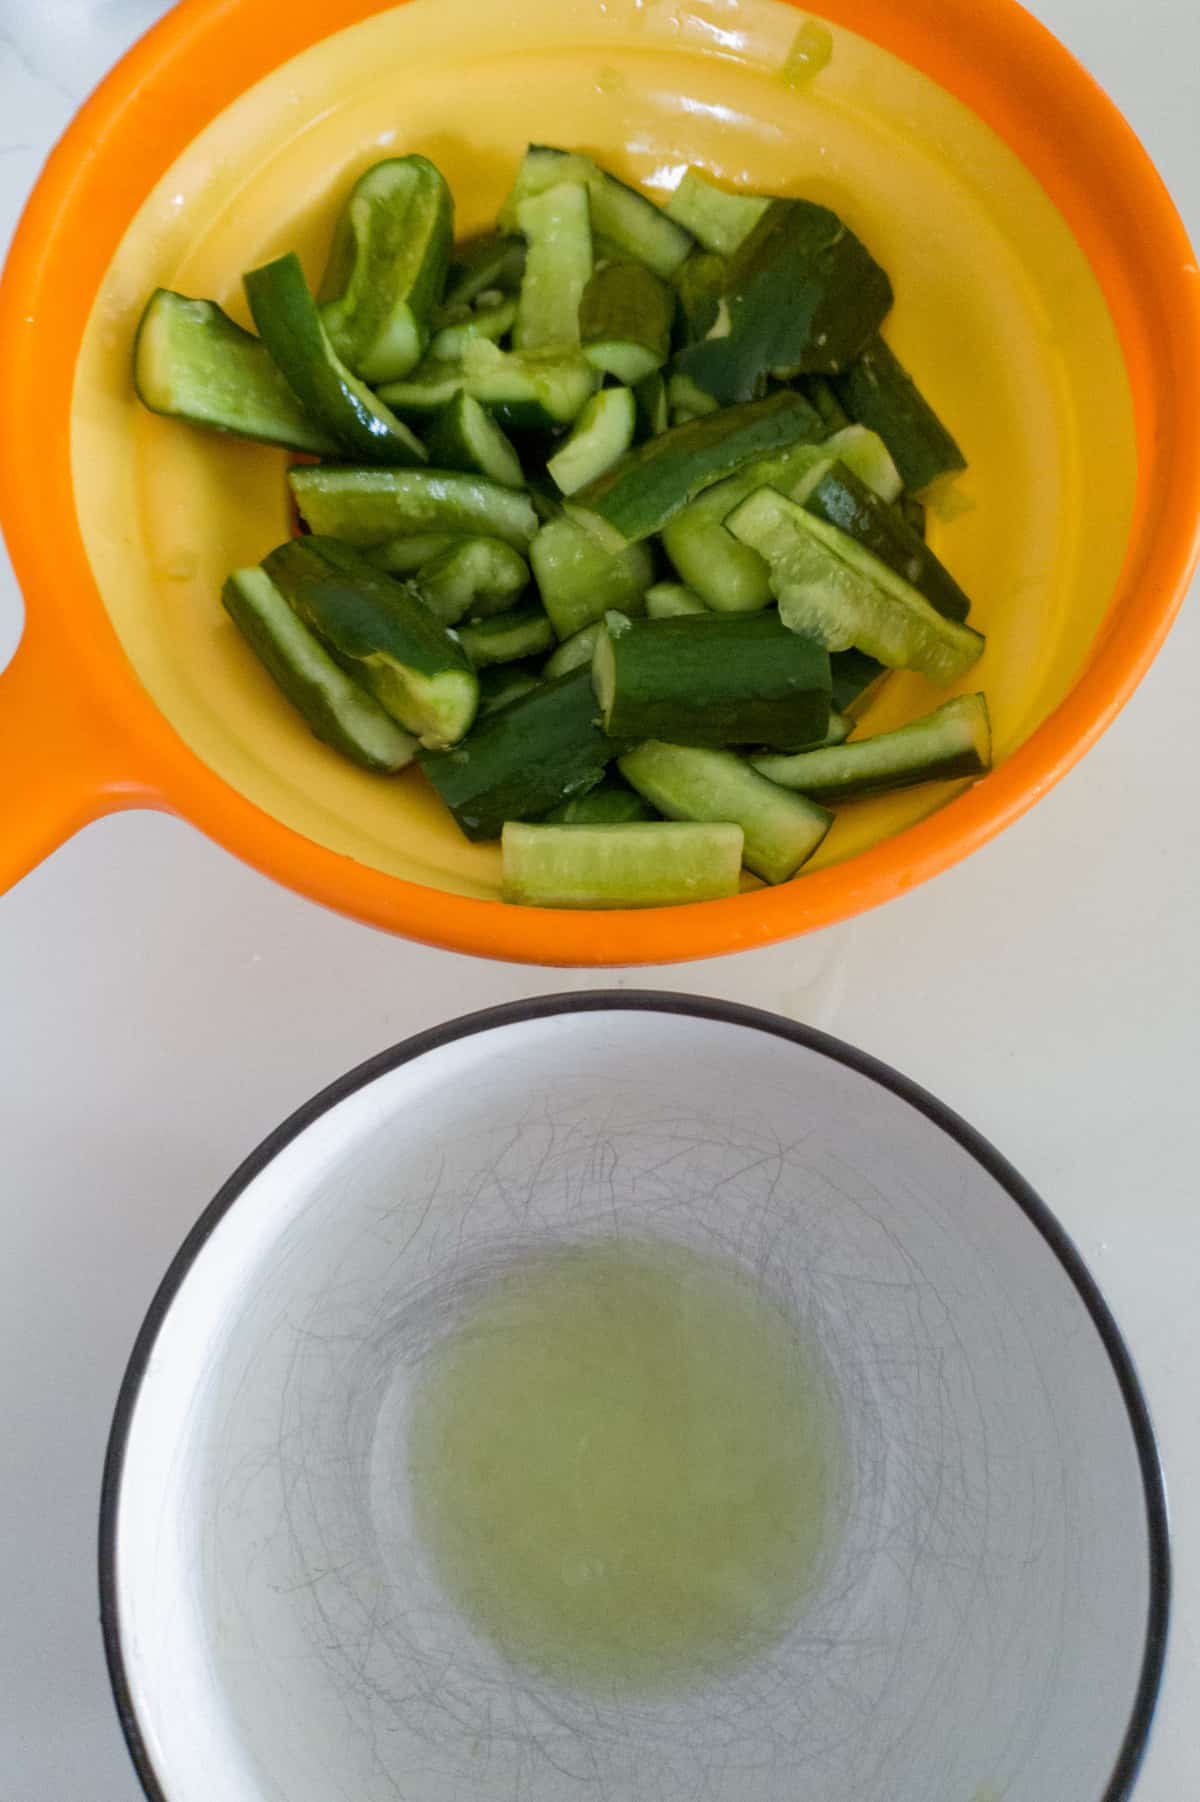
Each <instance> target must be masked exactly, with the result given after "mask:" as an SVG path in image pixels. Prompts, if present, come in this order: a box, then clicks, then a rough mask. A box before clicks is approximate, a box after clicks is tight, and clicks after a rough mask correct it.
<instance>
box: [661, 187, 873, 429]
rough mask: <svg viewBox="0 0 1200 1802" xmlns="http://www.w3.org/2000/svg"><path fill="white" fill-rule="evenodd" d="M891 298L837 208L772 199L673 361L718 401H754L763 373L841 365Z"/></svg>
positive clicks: (786, 374) (863, 340)
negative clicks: (707, 315) (703, 330)
mask: <svg viewBox="0 0 1200 1802" xmlns="http://www.w3.org/2000/svg"><path fill="white" fill-rule="evenodd" d="M891 304H892V284H891V282H890V281H889V280H888V278H887V274H886V272H885V271H884V270H883V269H882V268H881V267H880V266H879V264H878V263H877V262H876V261H875V259H874V257H872V256H871V254H870V252H869V251H868V250H867V248H866V246H865V245H864V244H863V243H862V242H861V241H860V240H859V239H858V238H856V237H855V235H854V233H853V232H852V231H850V230H849V228H848V227H847V226H846V225H844V224H843V223H842V221H841V220H840V219H839V218H838V216H837V214H836V213H831V212H830V211H829V209H828V207H823V206H816V205H815V204H814V203H813V202H812V201H808V200H776V201H773V202H772V204H771V205H770V207H769V208H768V209H767V211H766V212H765V213H764V214H763V216H762V218H761V219H760V220H759V222H758V224H757V225H756V226H755V227H754V229H753V231H752V232H751V233H750V235H749V237H747V238H746V239H745V240H744V242H743V243H742V244H741V245H740V247H739V248H738V250H737V251H735V253H734V254H733V256H732V257H731V258H730V259H729V268H728V271H727V274H726V278H725V284H724V288H723V290H722V295H721V310H719V311H718V315H717V317H716V319H715V321H714V323H713V325H712V326H711V327H710V328H709V332H708V335H707V336H706V337H705V339H704V341H703V342H702V343H699V344H693V345H690V346H689V347H688V348H687V349H686V350H683V351H681V352H680V353H679V356H678V358H677V359H676V362H677V366H678V367H679V368H680V369H681V370H682V371H683V372H684V373H685V374H687V375H690V376H691V377H692V378H693V379H694V380H695V381H696V382H698V383H699V385H700V387H701V388H703V389H705V390H706V391H707V392H708V393H709V394H712V395H714V396H715V397H716V399H717V400H719V401H721V402H722V403H723V404H724V405H729V404H731V403H733V402H735V401H747V400H752V399H753V398H754V396H755V395H756V394H759V393H761V391H762V384H763V383H764V382H765V381H766V379H767V377H768V375H779V376H783V377H786V378H790V377H791V376H795V375H810V374H828V373H830V372H831V371H834V370H837V369H844V368H845V367H846V366H847V365H848V364H849V363H851V362H852V361H853V359H854V358H855V357H857V356H858V355H859V353H860V352H861V351H862V349H863V347H864V346H865V345H866V344H867V343H868V342H869V341H870V340H871V338H872V337H873V336H874V334H875V333H876V332H878V330H879V327H880V325H881V324H882V322H883V320H884V319H885V318H886V316H887V313H888V311H889V309H890V307H891ZM844 404H845V402H844V401H843V405H844Z"/></svg>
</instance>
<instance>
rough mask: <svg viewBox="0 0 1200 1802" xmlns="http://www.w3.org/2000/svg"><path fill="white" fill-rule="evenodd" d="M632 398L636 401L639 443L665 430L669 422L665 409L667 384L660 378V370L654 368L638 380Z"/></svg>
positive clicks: (655, 436)
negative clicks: (651, 373)
mask: <svg viewBox="0 0 1200 1802" xmlns="http://www.w3.org/2000/svg"><path fill="white" fill-rule="evenodd" d="M633 398H634V400H635V401H636V402H637V440H636V441H637V442H638V443H639V444H640V443H642V442H643V441H644V440H645V439H647V438H657V437H658V434H659V433H660V432H665V431H666V429H667V427H668V425H669V424H670V415H669V413H668V410H667V384H666V382H664V380H663V378H662V371H661V370H655V372H654V374H653V375H647V376H644V377H643V378H642V380H641V381H640V382H638V383H637V384H636V385H635V387H634V390H633Z"/></svg>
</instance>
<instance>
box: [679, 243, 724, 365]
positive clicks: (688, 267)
mask: <svg viewBox="0 0 1200 1802" xmlns="http://www.w3.org/2000/svg"><path fill="white" fill-rule="evenodd" d="M728 277H729V262H728V259H727V258H725V257H719V256H714V255H713V253H712V252H711V251H708V250H700V251H696V252H694V253H693V254H692V255H691V256H690V257H689V258H688V260H687V262H686V263H685V264H684V265H683V268H682V269H681V270H680V271H679V273H678V275H676V277H675V293H676V295H677V297H678V300H679V320H680V332H679V341H680V346H681V348H682V347H686V346H687V345H689V344H701V343H703V341H704V339H705V338H707V337H708V334H709V332H710V331H712V329H713V327H714V326H715V325H716V323H717V316H718V314H719V313H720V310H721V297H722V295H723V294H724V292H725V283H726V281H727V279H728Z"/></svg>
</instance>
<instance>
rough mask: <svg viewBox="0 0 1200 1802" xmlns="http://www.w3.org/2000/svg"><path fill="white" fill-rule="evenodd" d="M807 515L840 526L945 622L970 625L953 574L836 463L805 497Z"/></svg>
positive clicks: (967, 606) (895, 515) (890, 510)
mask: <svg viewBox="0 0 1200 1802" xmlns="http://www.w3.org/2000/svg"><path fill="white" fill-rule="evenodd" d="M804 508H805V511H806V512H808V513H811V514H813V515H814V517H815V518H817V519H823V520H824V521H825V522H826V524H827V525H831V526H836V527H837V529H838V531H839V532H845V533H846V534H847V536H848V537H850V538H853V539H854V541H855V543H856V544H861V545H862V547H863V549H864V550H868V551H870V552H871V554H872V556H875V557H878V558H879V560H880V562H881V563H886V564H887V566H888V568H889V569H892V570H895V572H896V574H897V575H898V576H903V578H904V580H905V581H906V582H911V584H912V586H913V587H914V588H915V589H917V590H918V591H919V593H921V594H923V595H924V596H925V599H926V600H927V601H928V602H929V604H930V606H932V607H936V608H937V610H938V612H939V613H941V614H944V615H945V617H946V618H947V619H957V620H963V619H966V617H967V614H968V613H969V611H970V607H971V603H970V601H969V600H968V599H967V596H966V595H965V594H964V593H963V591H962V589H961V588H960V587H959V585H958V583H957V582H956V581H955V580H954V577H953V576H952V575H951V574H950V571H949V570H948V569H947V568H946V566H945V565H944V564H943V563H939V561H938V559H937V558H936V557H935V556H934V554H933V552H932V551H931V550H930V549H929V548H928V547H927V546H926V545H925V544H924V543H923V542H922V541H921V539H919V538H918V537H917V536H916V534H915V533H914V532H911V531H910V530H909V528H908V527H907V526H906V525H905V523H904V520H903V519H902V517H901V515H900V514H899V513H898V512H897V511H896V509H895V508H894V507H889V506H887V505H885V503H884V502H883V501H881V500H880V499H879V497H878V495H876V494H873V493H872V492H871V490H870V489H869V488H868V487H867V485H866V483H865V482H860V481H859V479H858V477H857V476H856V475H855V474H854V472H853V471H852V470H850V469H848V468H847V467H846V465H845V464H844V463H834V464H833V465H832V467H831V468H830V469H829V470H827V471H826V472H825V473H824V474H823V475H822V476H821V479H820V481H819V482H817V483H816V485H815V486H814V487H813V488H812V489H810V491H809V492H808V494H806V496H805V497H804Z"/></svg>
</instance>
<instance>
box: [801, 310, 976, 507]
mask: <svg viewBox="0 0 1200 1802" xmlns="http://www.w3.org/2000/svg"><path fill="white" fill-rule="evenodd" d="M833 385H834V388H835V390H836V392H837V396H838V399H839V400H840V401H841V403H842V405H843V407H845V409H846V411H847V413H849V415H850V417H851V418H852V419H856V420H857V421H858V422H859V424H860V425H865V426H869V427H870V429H871V430H872V431H873V432H878V434H879V436H880V437H881V438H882V439H883V441H884V443H885V444H886V445H887V447H888V449H889V450H890V451H891V453H892V457H893V459H894V461H895V464H896V467H897V469H898V470H899V471H900V474H901V476H902V477H903V480H904V486H905V487H906V488H907V489H909V490H910V491H911V492H912V493H913V494H920V493H921V492H922V490H923V489H926V488H928V487H929V485H930V483H931V482H935V481H937V479H938V477H939V476H944V475H952V474H954V473H956V472H957V471H959V470H962V469H965V468H966V467H967V460H966V458H965V457H964V456H963V453H962V451H961V450H960V449H959V447H958V445H957V444H956V443H955V441H954V439H953V438H952V436H951V435H950V433H949V432H948V431H947V429H946V427H945V426H944V425H943V424H942V422H941V420H940V419H939V418H938V416H937V414H936V413H935V412H934V410H933V408H932V407H931V406H930V405H929V403H928V401H927V400H926V399H925V397H924V395H923V394H922V393H921V391H920V389H919V388H918V387H917V385H916V383H915V382H914V381H913V379H912V377H911V376H910V375H909V373H908V371H907V369H905V367H904V365H903V363H901V361H900V359H899V357H897V356H896V354H895V352H894V351H893V350H892V349H891V348H890V346H889V345H888V344H887V343H886V342H885V340H884V339H883V338H880V337H878V336H876V337H875V338H874V339H873V340H872V341H871V343H870V344H869V345H867V346H866V348H865V349H864V350H863V353H862V355H861V356H860V357H859V358H858V359H857V360H856V361H855V362H854V363H852V364H851V365H850V367H849V368H848V369H846V370H844V371H843V373H842V374H841V375H839V376H837V377H835V379H834V384H833Z"/></svg>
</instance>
